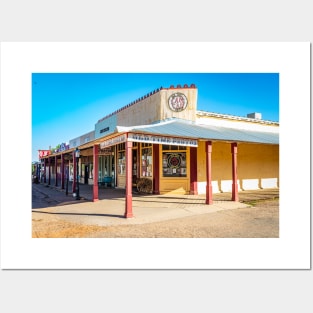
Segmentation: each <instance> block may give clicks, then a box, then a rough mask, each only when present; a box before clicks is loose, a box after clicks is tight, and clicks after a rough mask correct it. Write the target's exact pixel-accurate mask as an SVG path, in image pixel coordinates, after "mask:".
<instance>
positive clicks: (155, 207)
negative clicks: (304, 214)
mask: <svg viewBox="0 0 313 313" xmlns="http://www.w3.org/2000/svg"><path fill="white" fill-rule="evenodd" d="M69 190H71V189H69ZM34 194H35V195H36V196H35V197H34ZM80 196H81V197H82V199H81V200H75V198H74V197H73V195H72V193H71V192H69V194H68V195H66V194H65V190H61V189H60V188H59V187H51V186H46V185H44V184H33V212H38V213H39V212H40V213H42V214H56V215H57V216H58V217H59V218H61V219H64V220H66V221H69V222H75V223H81V224H87V225H99V226H107V225H118V224H120V225H129V224H144V223H151V222H158V221H164V220H171V219H176V218H182V217H187V216H193V215H198V214H205V213H212V212H217V211H220V210H231V209H238V208H244V207H247V206H248V205H247V204H245V203H242V202H234V201H230V199H231V193H221V194H214V195H213V204H212V205H206V204H205V195H140V194H136V193H134V194H133V214H134V218H128V219H126V218H124V212H125V189H114V188H101V189H100V188H99V199H100V200H99V201H96V202H92V201H91V199H92V186H88V185H80ZM40 197H43V198H42V199H40ZM277 197H279V189H263V190H254V191H243V192H239V199H240V201H253V200H258V199H273V198H277ZM36 200H37V201H36ZM41 203H42V204H43V205H41Z"/></svg>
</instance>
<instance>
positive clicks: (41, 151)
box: [38, 150, 51, 159]
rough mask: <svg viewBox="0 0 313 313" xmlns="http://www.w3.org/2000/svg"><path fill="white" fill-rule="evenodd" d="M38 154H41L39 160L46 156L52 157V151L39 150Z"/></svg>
mask: <svg viewBox="0 0 313 313" xmlns="http://www.w3.org/2000/svg"><path fill="white" fill-rule="evenodd" d="M38 153H39V159H41V158H43V157H45V156H48V155H50V154H51V151H50V150H38Z"/></svg>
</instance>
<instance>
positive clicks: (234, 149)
mask: <svg viewBox="0 0 313 313" xmlns="http://www.w3.org/2000/svg"><path fill="white" fill-rule="evenodd" d="M231 153H232V179H233V184H232V197H231V199H232V201H239V196H238V183H237V179H238V176H237V142H233V143H232V144H231Z"/></svg>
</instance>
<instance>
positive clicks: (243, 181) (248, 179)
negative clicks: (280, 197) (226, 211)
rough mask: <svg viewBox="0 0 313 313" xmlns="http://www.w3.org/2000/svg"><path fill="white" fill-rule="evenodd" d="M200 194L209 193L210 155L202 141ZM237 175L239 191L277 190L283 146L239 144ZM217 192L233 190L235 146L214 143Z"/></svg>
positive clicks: (199, 166)
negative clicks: (208, 171) (207, 188)
mask: <svg viewBox="0 0 313 313" xmlns="http://www.w3.org/2000/svg"><path fill="white" fill-rule="evenodd" d="M197 161H198V192H199V193H200V194H202V193H205V188H206V153H205V143H204V142H203V141H200V142H199V147H198V154H197ZM237 173H238V187H239V190H249V189H258V188H275V187H278V186H279V146H278V145H265V144H248V143H238V151H237ZM212 189H213V193H217V192H230V191H231V189H232V154H231V144H230V143H226V142H213V143H212Z"/></svg>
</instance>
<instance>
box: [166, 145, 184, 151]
mask: <svg viewBox="0 0 313 313" xmlns="http://www.w3.org/2000/svg"><path fill="white" fill-rule="evenodd" d="M162 149H163V151H166V150H170V151H177V150H180V151H184V150H185V151H186V150H187V147H185V146H171V145H162Z"/></svg>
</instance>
